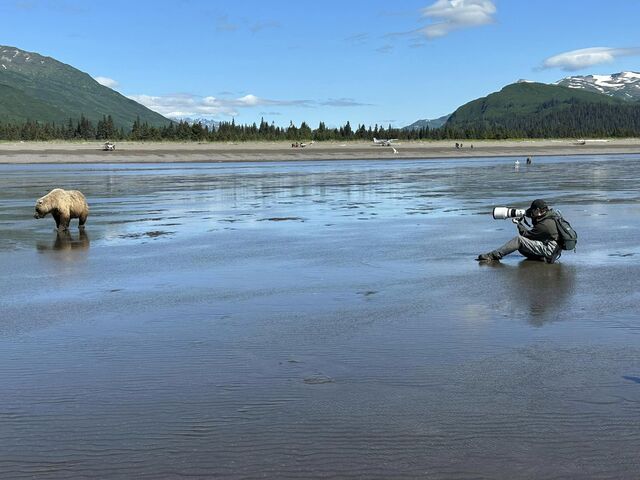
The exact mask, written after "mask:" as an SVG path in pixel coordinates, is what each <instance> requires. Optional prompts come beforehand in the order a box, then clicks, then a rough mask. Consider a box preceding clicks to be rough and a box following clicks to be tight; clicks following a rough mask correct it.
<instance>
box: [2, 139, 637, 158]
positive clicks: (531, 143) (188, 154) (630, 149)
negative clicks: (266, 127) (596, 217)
mask: <svg viewBox="0 0 640 480" xmlns="http://www.w3.org/2000/svg"><path fill="white" fill-rule="evenodd" d="M456 142H458V143H460V141H459V140H437V141H399V142H397V143H396V142H394V144H393V146H391V147H382V146H375V145H373V144H372V143H371V142H355V141H351V142H343V143H340V142H316V143H313V144H308V145H307V146H306V147H304V148H301V147H298V148H292V147H291V142H238V143H232V142H226V143H190V142H185V143H178V142H116V150H115V151H111V152H107V151H103V150H102V149H101V148H102V145H103V143H102V142H100V141H86V142H55V141H52V142H0V163H2V164H44V163H187V162H200V163H204V162H211V163H219V162H285V161H325V160H390V159H424V160H428V159H444V158H476V157H514V156H515V157H524V158H526V157H528V156H531V157H539V156H550V155H608V154H609V155H611V154H616V155H617V154H634V153H640V139H639V138H628V139H587V140H584V143H582V142H583V141H577V140H572V139H557V140H476V141H463V142H462V145H463V147H462V148H456V147H455V144H456ZM471 145H473V148H472V147H471ZM394 150H395V152H394Z"/></svg>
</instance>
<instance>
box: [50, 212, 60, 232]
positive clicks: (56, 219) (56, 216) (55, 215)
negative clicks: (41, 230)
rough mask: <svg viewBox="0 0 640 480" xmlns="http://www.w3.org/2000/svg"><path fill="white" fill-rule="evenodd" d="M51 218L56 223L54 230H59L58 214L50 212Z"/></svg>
mask: <svg viewBox="0 0 640 480" xmlns="http://www.w3.org/2000/svg"><path fill="white" fill-rule="evenodd" d="M51 216H52V217H53V219H54V220H55V221H56V230H57V229H58V228H60V214H59V213H58V212H56V211H53V212H51Z"/></svg>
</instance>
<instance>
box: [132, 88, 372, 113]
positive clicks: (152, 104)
mask: <svg viewBox="0 0 640 480" xmlns="http://www.w3.org/2000/svg"><path fill="white" fill-rule="evenodd" d="M128 97H129V98H130V99H131V100H134V101H136V102H138V103H141V104H142V105H144V106H145V107H147V108H150V109H151V110H153V111H154V112H158V113H160V114H161V115H164V116H166V117H174V118H179V117H205V116H206V117H220V116H229V117H235V116H237V115H238V109H241V108H254V107H264V106H290V107H299V108H313V107H317V106H320V105H325V106H333V107H354V106H360V105H366V104H363V103H358V102H357V101H355V100H353V99H350V98H339V99H329V100H325V101H313V100H271V99H267V98H261V97H258V96H256V95H252V94H248V95H244V96H243V97H238V98H216V97H213V96H206V97H201V96H198V95H191V94H186V93H179V94H172V95H160V96H154V95H129V96H128Z"/></svg>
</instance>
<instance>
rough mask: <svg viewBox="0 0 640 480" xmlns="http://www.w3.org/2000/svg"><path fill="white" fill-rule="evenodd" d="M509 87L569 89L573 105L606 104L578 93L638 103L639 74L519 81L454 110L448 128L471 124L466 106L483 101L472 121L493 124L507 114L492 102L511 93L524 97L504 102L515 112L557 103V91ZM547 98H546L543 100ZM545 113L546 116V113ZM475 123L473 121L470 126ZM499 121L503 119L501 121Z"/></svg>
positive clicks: (566, 96) (422, 122) (432, 125)
mask: <svg viewBox="0 0 640 480" xmlns="http://www.w3.org/2000/svg"><path fill="white" fill-rule="evenodd" d="M513 85H549V86H551V87H554V86H559V87H564V88H570V89H572V90H573V91H575V92H576V95H575V97H576V98H575V99H574V100H572V101H573V102H574V103H575V102H578V103H593V102H595V103H602V102H605V103H606V101H604V100H603V99H602V98H600V97H585V96H583V95H582V93H578V92H585V93H589V94H597V95H600V96H603V97H609V98H614V99H616V100H624V101H627V102H635V101H640V73H637V72H631V71H629V72H620V73H613V74H611V75H584V76H580V75H577V76H571V77H565V78H563V79H561V80H558V81H557V82H555V83H552V84H543V83H537V82H533V81H531V80H524V79H520V80H518V81H517V82H516V83H514V84H511V85H507V86H506V87H504V88H503V89H502V90H501V91H500V92H494V93H493V94H490V95H488V96H487V97H482V98H479V99H476V100H474V101H472V102H469V103H467V104H465V105H462V106H461V107H459V108H458V109H457V110H456V112H458V115H456V116H455V117H454V118H453V119H452V121H451V123H449V126H452V125H458V126H459V125H460V123H461V122H462V123H473V122H471V120H470V119H471V116H470V115H471V112H470V110H469V109H470V108H472V107H469V105H470V104H472V105H478V104H477V103H474V102H478V101H480V100H483V101H484V100H486V99H489V100H487V101H488V103H487V101H485V102H484V103H482V102H481V104H482V105H483V108H484V109H485V111H484V113H483V114H482V115H476V120H478V119H481V120H482V121H483V122H486V121H493V120H495V119H496V117H503V116H504V115H506V114H507V112H505V111H500V110H501V107H500V106H499V105H498V104H497V103H495V102H494V101H496V100H497V98H499V97H502V96H509V95H510V93H512V92H518V93H522V94H524V95H525V96H526V97H527V98H526V99H524V101H520V100H518V99H515V98H511V99H509V100H508V101H507V102H508V103H509V104H510V105H511V106H518V108H525V109H526V108H527V107H525V105H526V104H529V107H528V108H529V109H534V110H539V111H542V110H544V108H540V104H544V103H545V102H549V101H551V102H554V101H556V103H557V100H558V97H557V95H558V92H559V91H556V90H553V89H542V88H541V87H540V88H539V87H532V88H533V89H535V90H537V92H536V93H535V94H534V93H533V90H532V89H531V88H526V87H523V88H522V89H519V90H514V89H512V88H510V87H512V86H513ZM552 92H553V93H552ZM496 94H501V95H498V97H495V96H494V95H496ZM532 94H533V97H537V100H536V98H533V97H531V95H532ZM548 95H550V96H549V97H548V98H546V97H547V96H548ZM561 96H562V97H563V100H562V101H560V103H562V102H563V101H565V102H566V101H568V99H569V98H572V97H574V96H573V95H571V94H568V93H567V92H566V91H565V92H564V93H563V94H562V95H561ZM489 97H491V98H489ZM554 99H555V100H554ZM536 105H537V106H536ZM565 106H566V105H565ZM516 110H517V109H516ZM477 113H478V112H476V114H477ZM511 113H514V114H518V113H522V112H517V111H512V112H511ZM546 113H548V111H547V112H546ZM451 116H453V114H452V115H448V116H445V117H440V119H436V120H418V121H416V122H414V123H412V124H411V125H408V126H406V127H404V129H407V130H409V129H419V128H422V127H424V126H429V128H438V127H439V126H443V125H444V124H446V121H447V120H448V117H451ZM441 119H445V122H443V124H441V125H437V123H430V122H438V121H439V120H441ZM476 120H474V122H475V121H476ZM503 120H504V118H503V119H502V120H501V121H503Z"/></svg>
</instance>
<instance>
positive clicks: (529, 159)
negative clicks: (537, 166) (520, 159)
mask: <svg viewBox="0 0 640 480" xmlns="http://www.w3.org/2000/svg"><path fill="white" fill-rule="evenodd" d="M532 163H533V162H532V161H531V157H527V165H531V164H532Z"/></svg>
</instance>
